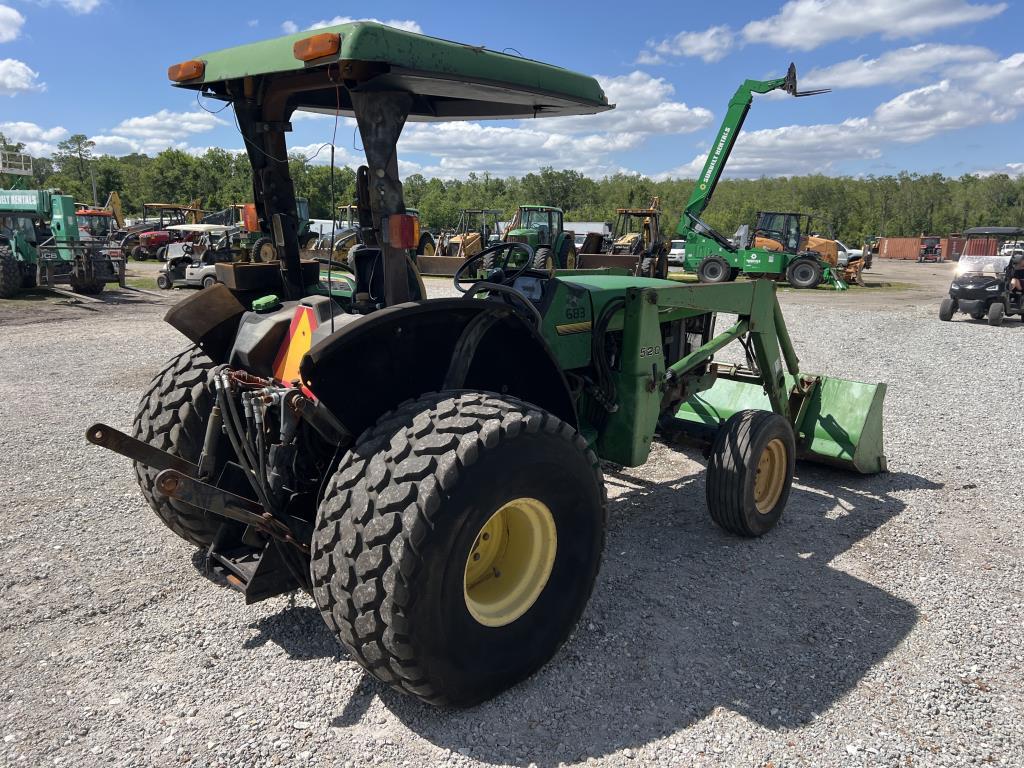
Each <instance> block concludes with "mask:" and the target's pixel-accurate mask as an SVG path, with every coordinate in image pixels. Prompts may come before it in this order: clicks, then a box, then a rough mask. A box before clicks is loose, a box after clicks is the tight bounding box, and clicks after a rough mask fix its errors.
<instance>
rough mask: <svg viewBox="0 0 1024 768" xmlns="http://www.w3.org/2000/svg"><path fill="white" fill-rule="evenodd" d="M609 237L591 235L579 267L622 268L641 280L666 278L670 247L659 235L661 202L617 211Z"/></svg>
mask: <svg viewBox="0 0 1024 768" xmlns="http://www.w3.org/2000/svg"><path fill="white" fill-rule="evenodd" d="M615 214H616V216H615V227H614V229H613V230H612V233H611V235H610V236H606V237H602V236H601V234H600V233H597V232H591V233H590V234H589V235H587V237H586V239H585V240H584V241H583V248H582V252H581V253H580V256H579V261H578V264H579V266H580V267H582V268H584V269H589V268H594V267H622V268H624V269H627V270H628V271H629V272H630V273H632V274H635V275H637V276H640V277H660V278H665V277H667V276H668V252H669V243H668V242H666V241H665V238H664V237H663V236H662V234H661V200H660V199H659V198H657V197H655V198H654V199H653V200H651V203H650V205H648V206H647V207H646V208H618V209H617V210H616V211H615Z"/></svg>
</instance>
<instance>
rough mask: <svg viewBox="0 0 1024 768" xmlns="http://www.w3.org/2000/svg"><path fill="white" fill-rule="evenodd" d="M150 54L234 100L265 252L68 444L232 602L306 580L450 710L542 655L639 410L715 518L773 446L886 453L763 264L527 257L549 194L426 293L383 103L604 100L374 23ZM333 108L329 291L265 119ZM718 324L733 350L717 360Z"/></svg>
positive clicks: (634, 451) (873, 420)
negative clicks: (446, 290)
mask: <svg viewBox="0 0 1024 768" xmlns="http://www.w3.org/2000/svg"><path fill="white" fill-rule="evenodd" d="M169 74H170V78H171V80H172V81H174V83H175V84H176V85H177V86H178V87H182V88H187V89H192V90H195V91H201V92H202V93H203V94H205V96H206V97H207V98H214V99H221V100H223V101H225V102H227V103H228V106H232V107H233V108H234V111H235V116H236V117H237V119H238V124H239V126H240V129H241V131H242V134H243V135H244V137H245V144H246V147H247V148H248V152H249V161H250V163H251V164H252V167H253V184H254V195H255V201H256V205H257V207H258V208H259V211H260V216H261V218H262V219H263V220H265V221H266V222H268V224H269V225H270V231H271V232H272V233H273V237H274V239H275V244H276V245H278V251H279V254H280V257H281V259H280V262H279V263H270V264H237V263H235V264H226V263H225V264H218V265H217V273H218V279H219V280H220V284H218V285H216V286H213V287H211V288H208V289H206V290H203V291H200V292H198V293H196V294H193V295H192V296H190V297H189V298H187V299H185V300H184V301H182V302H181V303H180V304H178V305H176V306H175V307H174V308H172V310H171V311H170V312H169V313H168V315H167V320H168V322H169V323H170V324H171V325H172V326H174V327H175V328H176V329H178V330H179V331H180V332H181V333H182V334H183V335H184V336H185V337H187V339H188V340H189V342H190V346H188V347H187V348H185V349H184V350H182V351H181V352H180V353H179V354H177V355H176V356H174V357H173V358H172V359H171V360H169V361H168V362H167V364H166V365H165V366H164V367H163V368H162V369H161V370H160V372H159V373H157V375H156V377H155V378H154V379H153V382H152V384H151V385H150V386H149V388H148V389H147V390H146V391H145V392H144V393H143V395H142V399H141V401H140V404H139V408H138V411H137V413H136V415H135V422H134V426H133V428H132V430H131V434H125V433H121V432H119V431H117V430H116V429H114V428H112V427H109V426H106V425H103V424H96V425H93V426H92V427H90V428H89V430H88V432H87V437H88V439H89V440H90V441H92V442H93V443H95V444H97V445H100V446H103V447H105V448H108V449H110V450H113V451H116V452H117V453H120V454H123V455H125V456H128V457H130V458H131V459H132V460H133V461H134V463H135V472H136V476H137V478H138V482H139V486H140V488H141V490H142V494H143V496H144V497H145V498H146V499H147V500H148V502H149V504H150V505H151V506H152V508H153V510H154V511H155V512H156V513H157V515H158V516H159V517H160V519H161V520H163V521H164V523H166V524H167V525H168V526H169V527H170V528H171V530H173V531H174V532H176V533H177V534H178V535H179V536H181V538H183V539H184V540H186V541H188V542H189V543H190V544H193V545H195V546H197V547H201V548H202V549H203V550H204V551H205V552H206V555H207V558H208V562H209V563H210V564H211V565H212V567H214V568H215V569H217V570H219V571H220V572H221V573H222V574H223V575H224V576H225V578H226V580H227V583H228V584H230V585H231V586H233V587H235V588H237V589H238V590H239V591H241V592H242V594H243V595H244V597H245V599H246V601H248V602H253V601H256V600H261V599H264V598H267V597H270V596H272V595H277V594H280V593H283V592H287V591H290V590H295V589H303V590H306V591H307V592H309V593H310V594H311V595H312V597H313V600H315V602H316V604H317V606H319V609H320V612H321V614H322V615H323V618H324V621H325V622H326V623H327V625H328V626H329V627H330V628H331V630H332V631H333V632H334V633H335V634H336V635H337V637H338V639H339V640H340V642H341V643H342V644H343V645H344V646H345V648H346V649H347V650H348V652H349V654H350V657H351V658H352V659H353V660H355V661H356V662H358V663H359V664H361V665H362V666H363V667H365V668H366V670H368V671H369V673H370V674H372V675H373V676H374V677H376V678H377V679H378V680H380V681H382V682H383V683H385V684H387V685H390V686H392V687H393V688H395V689H397V690H399V691H402V692H404V693H407V694H410V695H412V696H415V697H418V698H419V699H421V700H423V701H425V702H429V703H431V704H437V705H441V704H452V705H468V704H472V703H473V702H478V701H481V700H482V699H486V698H488V697H490V696H493V695H495V694H497V693H498V692H500V691H502V690H504V689H506V688H508V687H509V686H511V685H513V684H514V683H516V682H517V681H519V680H522V679H523V678H525V677H527V676H529V675H531V674H533V673H534V672H536V671H537V670H538V669H540V668H541V667H542V666H543V665H544V664H545V663H546V662H547V661H548V660H549V659H550V658H551V657H552V655H553V654H554V653H555V651H556V650H557V649H558V647H559V646H560V645H561V644H562V643H563V642H564V641H565V640H566V638H567V637H568V636H569V634H570V632H571V631H572V629H573V627H574V626H575V625H576V622H577V620H578V619H579V617H580V615H581V614H582V612H583V610H584V608H585V607H586V604H587V600H588V598H589V595H590V592H591V590H592V589H593V586H594V581H595V577H596V575H597V572H598V566H599V564H600V561H601V556H602V552H603V550H604V542H605V531H606V526H607V518H608V505H607V494H606V491H605V486H604V480H603V475H602V461H606V462H610V463H612V464H615V465H620V466H637V465H640V464H643V463H644V462H645V461H647V459H648V456H649V455H650V450H651V443H652V441H653V440H654V437H655V435H656V434H658V432H659V431H661V430H673V431H674V430H681V431H682V432H684V433H686V434H687V435H690V436H692V437H694V438H695V439H700V440H705V441H708V442H709V444H710V449H709V454H708V455H709V456H710V458H709V460H708V470H707V479H706V485H707V505H708V510H709V511H710V513H711V518H712V520H714V521H715V522H716V523H717V524H718V525H719V526H721V527H722V528H723V529H725V530H727V531H730V532H732V533H735V534H737V535H740V536H760V535H762V534H765V533H767V532H768V531H769V530H770V529H772V528H773V527H774V526H775V524H776V523H777V522H778V520H779V518H780V516H781V515H782V513H783V510H784V508H785V506H786V502H787V499H788V498H789V493H790V487H791V483H792V479H793V467H794V462H795V461H796V459H797V458H798V457H805V458H807V459H812V460H819V461H822V462H825V463H828V464H835V465H839V466H841V467H844V468H847V469H854V470H857V471H861V472H878V471H880V470H883V469H884V468H885V459H884V456H883V454H882V413H881V407H882V398H883V396H884V392H885V386H884V385H882V384H878V385H870V384H861V383H857V382H852V381H845V380H842V379H835V378H826V377H824V376H817V375H813V374H808V373H804V372H802V371H800V369H799V364H798V360H797V356H796V354H795V352H794V350H793V348H792V345H791V343H790V340H789V335H788V334H787V332H786V325H785V322H784V320H783V317H782V311H781V310H780V308H779V305H778V303H777V301H776V299H775V286H774V285H773V284H772V283H771V282H769V281H764V280H761V281H747V282H744V283H736V284H728V285H710V286H699V285H682V284H679V283H676V282H671V281H668V280H659V279H653V278H644V277H636V276H631V275H619V274H610V273H608V272H602V271H600V270H595V271H592V272H587V271H582V270H577V271H573V272H561V273H559V272H555V273H552V271H551V270H550V269H549V267H548V261H547V260H544V261H543V263H541V262H539V256H540V255H541V254H540V251H541V250H542V249H550V253H551V254H556V253H559V254H560V256H564V255H565V253H564V251H561V252H560V250H559V249H560V247H561V243H562V240H561V239H560V236H562V235H563V234H564V233H562V232H561V212H560V211H557V210H554V209H550V208H537V207H529V208H523V209H521V210H520V215H519V217H518V220H517V224H516V227H515V229H514V232H517V233H518V234H515V235H514V237H515V238H523V239H522V240H519V239H512V240H509V241H504V242H499V243H497V244H494V245H491V246H488V247H486V248H484V249H483V250H481V251H480V252H479V253H477V254H476V255H475V256H473V257H472V258H469V259H466V260H465V261H464V262H463V264H462V266H461V267H460V269H459V272H458V274H456V275H455V278H454V282H455V286H456V287H457V289H458V290H459V291H461V292H462V296H461V297H458V298H437V299H428V298H427V297H426V296H425V295H424V291H423V286H422V282H421V281H420V280H419V275H418V273H417V270H416V267H415V264H414V262H413V260H412V258H411V256H410V254H411V253H412V252H413V251H414V249H415V247H416V244H417V242H418V240H419V233H418V231H417V230H418V221H417V219H416V217H414V216H411V215H409V213H408V210H407V209H406V206H405V201H404V197H403V191H402V184H401V181H400V179H399V175H398V167H399V166H398V157H397V152H396V144H397V142H398V139H399V136H400V135H401V132H402V128H403V126H404V125H405V123H406V122H407V121H408V120H433V121H436V120H470V119H473V120H476V119H518V118H525V117H530V118H534V117H538V118H543V117H549V116H551V117H553V116H557V115H588V114H593V113H597V112H603V111H605V110H607V109H610V108H611V107H612V105H610V104H608V102H607V100H606V98H605V95H604V93H603V92H602V91H601V88H600V86H599V84H598V83H597V81H596V80H594V79H593V78H590V77H586V76H584V75H580V74H576V73H574V72H570V71H567V70H564V69H560V68H558V67H554V66H549V65H547V64H542V63H540V62H536V61H531V60H528V59H524V58H522V57H520V56H513V55H505V54H502V53H496V52H492V51H488V50H485V49H482V48H480V47H478V46H470V45H460V44H458V43H453V42H449V41H446V40H439V39H436V38H430V37H424V36H421V35H417V34H413V33H410V32H405V31H401V30H398V29H393V28H389V27H386V26H382V25H379V24H375V23H371V22H354V23H349V24H341V25H338V26H333V27H328V28H325V29H320V30H316V31H315V32H301V33H297V34H293V35H288V36H285V37H281V38H278V39H274V40H267V41H264V42H258V43H252V44H249V45H244V46H241V47H238V48H233V49H230V50H225V51H219V52H214V53H208V54H204V55H202V56H197V57H195V58H193V59H189V60H187V61H184V62H182V63H180V64H176V65H174V66H173V67H171V68H170V71H169ZM339 105H340V109H341V111H342V112H343V113H344V114H348V115H354V117H355V119H356V122H357V125H358V128H359V132H360V135H361V139H362V141H361V143H362V146H363V148H364V151H365V153H366V165H365V166H363V167H362V168H360V169H359V170H358V172H357V190H358V192H357V194H358V198H359V200H358V204H359V209H360V215H361V222H360V223H361V226H362V224H363V223H364V221H363V220H362V219H363V217H362V214H363V212H364V211H365V212H368V214H369V219H370V220H369V224H370V225H369V226H366V227H363V232H362V235H363V242H362V243H361V245H360V246H359V247H358V248H357V249H355V258H354V262H355V270H354V274H353V275H352V277H351V279H346V281H344V284H345V287H342V288H338V289H334V288H332V287H331V286H327V285H325V284H324V283H322V282H321V281H320V279H319V274H320V269H319V265H318V264H317V263H316V262H304V261H302V260H300V256H299V236H298V235H299V216H298V211H297V205H296V200H295V192H294V186H293V184H292V180H291V177H290V175H289V168H288V163H287V157H288V152H287V145H286V142H285V134H286V132H287V131H288V129H289V126H290V124H291V122H290V121H291V119H292V116H293V114H294V112H295V110H296V109H303V110H311V111H314V112H327V113H333V112H334V111H335V110H336V109H338V108H339ZM534 224H538V225H542V226H538V227H534V226H533V225H534ZM548 258H551V257H550V256H549V257H548ZM488 259H489V260H491V268H490V269H486V270H484V269H482V265H483V263H484V261H485V260H488ZM538 266H542V267H543V268H540V269H538ZM719 312H721V313H726V314H727V315H728V316H729V320H728V323H727V327H726V328H724V329H716V315H717V313H719ZM732 342H736V345H735V346H736V348H737V351H741V352H742V354H741V355H739V358H740V359H741V360H743V361H745V362H741V363H737V362H718V361H717V360H716V359H715V355H716V353H717V352H718V351H719V350H721V349H722V348H723V347H726V346H727V345H729V344H730V343H732ZM112 466H116V465H112Z"/></svg>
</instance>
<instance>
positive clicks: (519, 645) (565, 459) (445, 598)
mask: <svg viewBox="0 0 1024 768" xmlns="http://www.w3.org/2000/svg"><path fill="white" fill-rule="evenodd" d="M606 520H607V513H606V496H605V490H604V483H603V479H602V475H601V468H600V463H599V461H598V459H597V457H596V456H595V455H594V453H593V452H592V451H591V450H590V449H589V448H588V447H587V442H586V440H585V439H584V438H583V437H582V436H581V435H580V434H579V433H578V432H577V431H576V430H575V429H573V428H572V427H571V426H570V425H568V424H566V423H564V422H562V421H561V420H559V419H558V418H556V417H555V416H553V415H551V414H549V413H546V412H544V411H541V410H540V409H538V408H537V407H535V406H532V405H528V404H527V403H523V402H521V401H519V400H516V399H513V398H511V397H507V396H499V395H495V394H490V393H483V392H467V391H458V392H440V393H432V394H429V395H425V396H423V397H420V398H419V399H416V400H411V401H408V402H406V403H404V404H403V405H401V406H399V407H398V408H397V409H396V410H395V411H392V412H390V413H388V414H385V415H384V416H383V417H381V419H380V420H379V421H378V422H377V424H376V425H375V426H373V427H371V428H370V429H368V430H367V431H366V432H365V433H363V435H362V436H361V437H360V438H359V440H358V441H357V442H356V444H355V446H354V447H353V448H352V450H351V451H350V452H349V453H348V454H347V455H346V456H345V457H344V458H343V459H342V460H341V462H340V464H339V465H338V469H337V471H336V472H335V474H334V476H333V478H332V479H331V481H330V485H329V486H328V490H327V493H326V495H325V496H324V498H323V500H322V501H321V503H320V507H319V511H318V514H317V523H316V529H315V531H314V533H313V548H312V564H311V571H312V580H313V596H314V598H315V600H316V602H317V605H318V606H319V608H320V611H321V613H322V614H323V616H324V619H325V620H326V621H327V623H328V625H330V626H331V627H332V628H333V629H334V630H335V632H337V634H338V636H339V638H340V640H341V642H342V644H343V645H344V646H345V647H346V648H347V649H348V651H349V652H350V653H351V655H352V658H354V659H355V660H357V661H358V662H359V663H360V664H361V665H362V666H363V667H364V668H365V669H367V670H368V671H369V672H370V673H371V674H372V675H374V676H375V677H377V678H378V679H379V680H382V681H383V682H385V683H387V684H388V685H390V686H391V687H393V688H395V689H396V690H398V691H401V692H403V693H408V694H411V695H413V696H416V697H418V698H419V699H421V700H423V701H425V702H428V703H430V704H434V705H439V706H440V705H453V706H468V705H471V704H474V703H477V702H480V701H483V700H484V699H487V698H490V697H491V696H494V695H496V694H498V693H500V692H501V691H503V690H505V689H506V688H508V687H510V686H512V685H514V684H515V683H517V682H519V681H520V680H523V679H524V678H526V677H528V676H529V675H531V674H532V673H533V672H535V671H536V670H537V669H539V668H540V667H541V666H542V665H543V664H545V663H546V662H547V661H548V660H549V659H550V658H551V657H552V656H553V655H554V653H555V652H556V650H557V649H558V648H559V646H561V645H562V643H563V642H564V641H565V640H566V638H567V637H568V636H569V633H570V632H571V631H572V629H573V627H574V626H575V625H576V622H577V621H578V620H579V617H580V614H581V613H582V611H583V608H584V606H585V605H586V603H587V600H588V598H589V596H590V592H591V589H592V588H593V585H594V580H595V578H596V576H597V571H598V566H599V564H600V558H601V550H602V548H603V546H604V538H605V526H606Z"/></svg>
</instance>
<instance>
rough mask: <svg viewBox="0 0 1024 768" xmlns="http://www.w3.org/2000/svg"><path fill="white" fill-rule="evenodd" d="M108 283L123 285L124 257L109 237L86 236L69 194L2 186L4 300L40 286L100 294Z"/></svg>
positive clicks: (0, 288)
mask: <svg viewBox="0 0 1024 768" xmlns="http://www.w3.org/2000/svg"><path fill="white" fill-rule="evenodd" d="M114 254H118V255H114ZM106 283H118V284H119V285H120V286H121V287H124V259H123V258H121V257H120V255H119V253H118V251H117V250H116V249H113V250H112V249H111V248H110V247H109V246H108V244H107V241H106V239H105V238H104V237H93V236H91V235H88V234H83V232H82V231H81V229H80V228H79V222H78V218H77V216H76V215H75V202H74V199H73V198H72V197H71V196H70V195H62V194H60V193H59V192H56V191H53V190H45V189H35V190H32V189H30V190H21V189H12V190H0V298H3V299H9V298H12V297H14V296H17V295H18V294H19V293H21V291H23V290H26V289H29V288H34V287H35V286H37V285H39V286H41V287H45V288H48V289H50V290H52V291H55V292H57V293H64V292H65V291H64V289H62V288H60V286H61V285H68V286H69V287H70V288H71V290H72V291H74V292H75V293H80V294H95V293H100V292H101V291H102V290H103V287H104V285H105V284H106Z"/></svg>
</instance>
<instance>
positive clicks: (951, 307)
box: [939, 298, 957, 322]
mask: <svg viewBox="0 0 1024 768" xmlns="http://www.w3.org/2000/svg"><path fill="white" fill-rule="evenodd" d="M956 308H957V303H956V299H950V298H946V299H943V300H942V303H941V304H939V320H942V321H943V322H948V321H950V320H952V319H953V313H954V312H956Z"/></svg>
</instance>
